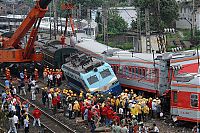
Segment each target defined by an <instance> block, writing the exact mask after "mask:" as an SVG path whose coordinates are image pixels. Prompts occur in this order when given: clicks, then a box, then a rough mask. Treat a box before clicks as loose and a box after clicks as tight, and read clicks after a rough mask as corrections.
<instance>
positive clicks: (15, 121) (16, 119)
mask: <svg viewBox="0 0 200 133" xmlns="http://www.w3.org/2000/svg"><path fill="white" fill-rule="evenodd" d="M18 121H19V118H18V116H16V114H15V115H14V123H15V127H16V128H18Z"/></svg>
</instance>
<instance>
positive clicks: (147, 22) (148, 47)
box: [145, 8, 152, 53]
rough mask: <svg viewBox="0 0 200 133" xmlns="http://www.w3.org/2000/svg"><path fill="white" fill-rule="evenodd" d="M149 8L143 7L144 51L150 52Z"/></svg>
mask: <svg viewBox="0 0 200 133" xmlns="http://www.w3.org/2000/svg"><path fill="white" fill-rule="evenodd" d="M149 21H150V20H149V9H148V8H145V29H146V53H151V49H152V48H151V40H150V36H151V33H150V23H149Z"/></svg>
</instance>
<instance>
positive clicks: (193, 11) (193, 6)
mask: <svg viewBox="0 0 200 133" xmlns="http://www.w3.org/2000/svg"><path fill="white" fill-rule="evenodd" d="M195 18H196V14H195V0H192V37H194V36H195V28H196V26H195V25H196V24H195Z"/></svg>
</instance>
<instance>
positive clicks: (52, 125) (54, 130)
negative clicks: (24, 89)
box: [0, 80, 76, 133]
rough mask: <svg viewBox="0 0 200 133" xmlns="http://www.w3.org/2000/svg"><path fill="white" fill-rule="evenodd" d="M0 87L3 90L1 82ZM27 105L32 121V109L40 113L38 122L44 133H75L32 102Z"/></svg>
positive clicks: (22, 98)
mask: <svg viewBox="0 0 200 133" xmlns="http://www.w3.org/2000/svg"><path fill="white" fill-rule="evenodd" d="M0 86H1V87H3V88H4V85H3V84H2V80H1V83H0ZM17 96H18V97H19V98H20V99H21V100H22V101H25V100H27V99H26V98H24V97H22V96H20V95H18V94H17ZM29 104H30V105H31V106H30V108H29V115H30V117H31V118H32V119H33V116H32V115H31V113H30V112H32V111H33V110H34V107H37V108H38V109H39V110H40V111H41V112H42V115H41V118H40V121H41V125H42V126H43V127H44V128H45V129H46V131H45V132H48V133H76V131H75V130H73V129H71V128H70V127H68V126H67V125H65V124H63V123H62V122H60V121H59V120H57V119H55V118H54V117H53V116H51V115H49V114H48V113H46V112H45V111H44V110H43V109H41V107H39V106H37V105H35V104H34V103H32V102H29Z"/></svg>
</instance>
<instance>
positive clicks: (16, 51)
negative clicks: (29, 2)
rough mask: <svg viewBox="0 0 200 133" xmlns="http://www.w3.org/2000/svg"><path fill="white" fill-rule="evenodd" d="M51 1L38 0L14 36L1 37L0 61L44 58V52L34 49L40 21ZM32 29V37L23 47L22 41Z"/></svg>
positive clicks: (38, 59)
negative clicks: (37, 51)
mask: <svg viewBox="0 0 200 133" xmlns="http://www.w3.org/2000/svg"><path fill="white" fill-rule="evenodd" d="M50 2H51V0H39V1H36V5H35V7H33V8H32V10H31V11H30V12H29V14H28V15H27V17H26V18H25V19H24V21H23V22H22V24H21V25H20V26H19V27H18V29H17V30H16V31H15V32H14V34H13V35H12V37H11V38H6V37H1V38H0V41H1V44H2V45H1V47H0V62H30V61H41V60H42V57H43V56H42V54H41V53H36V52H35V50H34V47H35V46H34V42H35V40H36V37H37V33H38V28H39V25H40V22H41V20H42V18H43V17H44V15H45V13H46V12H47V10H48V9H47V6H48V4H49V3H50ZM31 28H32V29H31ZM30 29H31V32H30V37H29V39H28V42H27V44H26V46H25V48H24V49H23V48H22V47H21V45H20V41H21V39H22V38H23V37H24V36H25V35H26V33H27V32H28V31H29V30H30Z"/></svg>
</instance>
